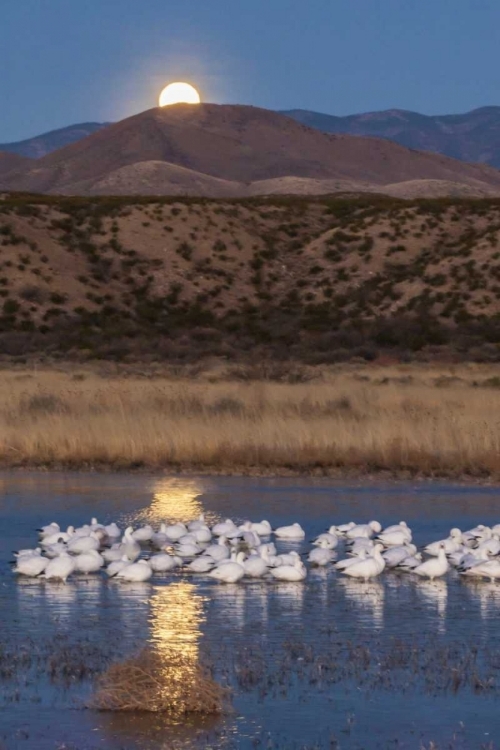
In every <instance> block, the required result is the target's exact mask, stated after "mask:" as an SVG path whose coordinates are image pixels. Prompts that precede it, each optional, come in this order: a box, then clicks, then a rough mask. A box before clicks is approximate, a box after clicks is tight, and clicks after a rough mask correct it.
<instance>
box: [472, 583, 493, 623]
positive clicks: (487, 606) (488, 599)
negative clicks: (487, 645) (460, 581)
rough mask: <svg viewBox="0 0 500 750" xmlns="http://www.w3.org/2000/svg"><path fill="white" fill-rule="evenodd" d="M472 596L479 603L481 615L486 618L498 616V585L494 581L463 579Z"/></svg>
mask: <svg viewBox="0 0 500 750" xmlns="http://www.w3.org/2000/svg"><path fill="white" fill-rule="evenodd" d="M464 583H465V585H466V586H467V589H468V591H469V593H470V594H471V596H472V598H473V599H474V600H475V601H476V602H477V603H478V604H479V609H480V612H481V617H482V619H483V620H486V619H488V618H490V617H495V618H496V617H498V610H499V608H500V586H499V585H498V583H496V581H474V580H466V579H464Z"/></svg>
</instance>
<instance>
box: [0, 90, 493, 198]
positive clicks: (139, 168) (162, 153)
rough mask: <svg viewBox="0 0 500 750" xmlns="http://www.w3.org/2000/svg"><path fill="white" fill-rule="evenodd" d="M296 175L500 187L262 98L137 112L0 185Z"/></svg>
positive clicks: (165, 187) (94, 186) (378, 186)
mask: <svg viewBox="0 0 500 750" xmlns="http://www.w3.org/2000/svg"><path fill="white" fill-rule="evenodd" d="M145 165H149V166H145ZM162 165H163V166H162ZM148 174H149V178H148ZM148 179H149V181H148ZM297 179H298V180H299V182H300V181H302V182H301V183H300V184H301V189H300V192H306V193H311V192H315V193H328V192H332V188H333V191H334V192H335V191H336V190H337V188H335V184H333V186H332V184H331V183H332V181H333V182H334V183H335V181H337V182H339V183H342V185H341V186H340V187H339V188H338V190H346V189H347V190H349V191H354V192H356V191H361V192H366V191H372V192H384V190H383V188H384V186H385V185H390V186H395V185H397V184H400V183H408V184H410V183H413V182H415V181H417V182H418V183H419V191H421V190H422V181H426V180H427V181H431V182H432V183H433V184H434V186H435V184H436V183H441V184H442V185H445V184H448V183H449V184H452V185H457V186H459V189H460V186H462V187H463V188H464V189H465V190H466V193H467V194H471V191H472V193H473V192H474V191H475V194H477V195H492V194H500V172H498V171H497V170H495V169H492V168H491V167H489V166H484V165H477V164H466V163H463V162H460V161H457V160H454V159H450V158H448V157H445V156H442V155H439V154H437V155H436V154H431V153H428V152H422V151H416V150H414V149H408V148H406V147H404V146H401V145H398V144H396V143H392V142H390V141H389V140H387V139H382V138H374V137H369V138H367V137H362V136H359V135H356V136H353V135H345V134H328V133H322V132H321V131H319V130H317V129H313V128H310V127H308V126H306V125H304V124H302V123H300V122H297V121H296V120H295V119H293V118H291V117H288V116H286V115H283V114H280V113H276V112H273V111H271V110H265V109H261V108H258V107H250V106H245V105H218V104H201V105H198V106H196V107H193V106H191V105H181V104H179V105H175V106H171V107H167V108H153V109H150V110H147V111H146V112H142V113H139V114H137V115H133V116H132V117H129V118H126V119H125V120H122V121H120V122H118V123H115V124H114V125H109V126H108V127H106V128H104V129H100V130H98V131H97V132H95V133H93V134H92V135H90V136H88V137H87V138H85V139H82V140H79V141H77V142H76V143H72V144H69V145H66V146H65V147H63V148H61V149H59V150H57V151H55V152H53V153H51V154H48V155H47V156H44V157H42V158H40V159H37V160H36V161H30V162H27V163H23V164H22V165H21V166H20V167H19V168H15V169H13V170H12V171H10V172H7V173H4V174H3V175H2V176H1V179H0V188H1V189H3V190H11V191H18V192H19V191H21V192H32V193H33V192H38V193H49V194H67V195H72V194H82V195H93V194H98V195H102V194H113V193H114V194H145V195H147V194H164V195H169V194H179V191H182V183H183V181H184V182H186V181H187V182H188V183H190V187H189V188H186V191H187V192H186V193H185V194H199V195H207V196H209V197H231V196H238V195H239V196H245V195H250V194H254V193H253V191H254V188H255V187H256V188H257V192H259V190H260V188H262V189H264V188H265V183H266V182H269V181H275V180H278V181H284V180H285V181H286V180H288V181H289V184H290V186H292V185H293V184H294V182H295V183H296V182H297ZM179 180H180V183H179ZM214 181H215V182H214ZM217 181H218V182H217ZM220 181H223V183H221V182H220ZM304 181H310V182H309V183H307V184H306V183H304ZM202 183H203V184H202ZM259 183H261V184H260V187H259ZM323 183H324V184H323ZM346 183H347V184H346ZM179 185H180V187H179ZM196 185H198V187H196ZM173 186H174V187H173ZM174 188H175V189H174ZM193 190H194V191H196V190H198V191H201V192H197V193H196V192H194V193H193V192H192V191H193ZM290 190H291V192H293V189H292V187H290ZM282 191H283V186H282V185H279V192H282ZM433 194H435V193H433Z"/></svg>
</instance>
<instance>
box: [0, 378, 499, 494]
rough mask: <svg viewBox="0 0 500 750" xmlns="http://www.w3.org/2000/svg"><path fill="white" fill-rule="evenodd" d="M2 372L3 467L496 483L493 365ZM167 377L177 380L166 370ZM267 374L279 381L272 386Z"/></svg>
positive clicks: (0, 433) (0, 423) (0, 438)
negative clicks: (147, 372)
mask: <svg viewBox="0 0 500 750" xmlns="http://www.w3.org/2000/svg"><path fill="white" fill-rule="evenodd" d="M265 372H266V368H265V366H261V367H260V377H259V367H258V366H254V367H253V368H248V369H245V368H234V367H230V366H227V365H226V366H225V369H224V368H223V367H222V366H221V367H219V369H217V368H212V369H210V368H209V369H207V370H206V371H198V374H197V376H196V377H195V376H194V375H193V371H192V370H191V371H186V372H184V371H182V370H180V371H175V370H171V371H168V372H167V371H163V372H162V371H161V370H159V371H157V372H156V374H155V375H154V376H149V377H147V376H145V375H144V374H141V373H140V372H139V371H138V370H136V371H135V373H134V372H133V371H122V372H121V373H119V372H118V371H116V372H115V373H114V374H113V375H111V374H110V371H107V374H105V372H104V371H102V372H101V373H99V372H97V371H94V372H92V371H90V370H88V371H82V370H69V371H66V372H64V371H43V370H42V371H38V370H32V371H15V370H14V371H13V370H10V371H3V372H1V373H0V460H1V461H2V463H3V465H4V466H27V465H31V466H37V465H38V466H65V467H95V468H99V467H101V468H106V467H111V468H117V469H120V468H141V467H144V468H151V469H169V470H174V471H179V470H181V471H182V470H189V471H198V472H217V473H218V472H225V473H231V472H234V473H276V474H280V473H281V474H287V473H304V474H307V473H314V474H320V475H321V474H332V475H335V474H337V473H338V474H341V473H358V474H361V473H370V472H378V471H382V472H389V473H392V474H394V475H398V476H411V475H422V476H448V477H457V478H459V477H464V476H469V477H475V478H488V477H489V478H493V479H498V478H500V424H499V422H498V413H499V410H500V389H499V384H500V381H499V378H498V375H497V374H496V370H495V369H494V368H492V367H486V366H483V367H479V366H476V367H473V366H470V367H467V366H462V367H461V368H460V367H458V368H457V367H455V368H424V367H420V368H419V367H416V366H410V365H406V366H399V367H395V366H392V367H389V366H387V367H368V366H365V367H361V366H359V367H344V368H319V369H317V368H312V369H307V368H301V369H298V368H295V369H294V368H286V367H284V368H281V369H280V368H276V367H275V366H269V369H268V370H267V372H268V375H267V377H266V376H265V374H264V373H265ZM174 373H175V374H174ZM271 377H275V378H279V379H278V380H271V379H270V378H271Z"/></svg>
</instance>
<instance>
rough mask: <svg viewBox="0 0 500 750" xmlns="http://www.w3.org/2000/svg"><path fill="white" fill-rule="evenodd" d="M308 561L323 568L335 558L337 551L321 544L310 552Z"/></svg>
mask: <svg viewBox="0 0 500 750" xmlns="http://www.w3.org/2000/svg"><path fill="white" fill-rule="evenodd" d="M307 559H308V561H309V562H310V563H311V565H316V566H317V567H318V568H323V567H324V566H325V565H328V563H331V562H332V560H334V559H335V552H333V550H331V549H330V548H329V547H324V546H319V547H316V548H315V549H313V550H311V551H310V552H309V556H308V558H307Z"/></svg>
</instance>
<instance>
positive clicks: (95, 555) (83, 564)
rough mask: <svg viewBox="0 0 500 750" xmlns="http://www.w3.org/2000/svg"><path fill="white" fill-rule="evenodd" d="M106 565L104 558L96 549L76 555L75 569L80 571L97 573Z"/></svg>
mask: <svg viewBox="0 0 500 750" xmlns="http://www.w3.org/2000/svg"><path fill="white" fill-rule="evenodd" d="M103 565H104V560H103V558H102V557H101V555H100V554H99V552H97V550H95V549H91V550H88V552H82V553H81V554H80V555H76V557H75V571H78V572H79V573H86V574H87V575H88V574H89V573H97V571H98V570H100V569H101V568H102V566H103Z"/></svg>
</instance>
